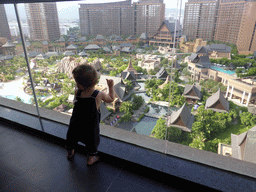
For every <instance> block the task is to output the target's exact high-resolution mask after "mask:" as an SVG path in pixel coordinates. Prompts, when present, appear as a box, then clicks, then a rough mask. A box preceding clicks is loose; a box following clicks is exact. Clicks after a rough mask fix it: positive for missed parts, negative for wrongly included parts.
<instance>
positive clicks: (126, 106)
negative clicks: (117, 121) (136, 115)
mask: <svg viewBox="0 0 256 192" xmlns="http://www.w3.org/2000/svg"><path fill="white" fill-rule="evenodd" d="M132 109H133V105H132V102H131V101H125V102H123V103H122V104H121V107H120V111H121V112H125V113H131V112H132Z"/></svg>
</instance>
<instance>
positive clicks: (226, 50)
mask: <svg viewBox="0 0 256 192" xmlns="http://www.w3.org/2000/svg"><path fill="white" fill-rule="evenodd" d="M209 49H210V50H211V51H217V52H222V53H231V47H229V46H226V45H225V44H211V45H209Z"/></svg>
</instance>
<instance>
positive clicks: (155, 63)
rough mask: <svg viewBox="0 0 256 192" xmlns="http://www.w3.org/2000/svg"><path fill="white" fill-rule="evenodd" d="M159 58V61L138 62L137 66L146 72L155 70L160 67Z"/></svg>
mask: <svg viewBox="0 0 256 192" xmlns="http://www.w3.org/2000/svg"><path fill="white" fill-rule="evenodd" d="M159 60H160V58H159V59H147V60H145V61H139V62H138V66H139V67H141V68H142V69H146V70H147V72H149V71H150V70H155V68H156V67H157V68H159V67H160V61H159Z"/></svg>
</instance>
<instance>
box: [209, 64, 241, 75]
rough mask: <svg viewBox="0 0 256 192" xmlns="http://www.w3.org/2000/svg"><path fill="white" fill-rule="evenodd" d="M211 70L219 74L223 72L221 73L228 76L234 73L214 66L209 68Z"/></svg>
mask: <svg viewBox="0 0 256 192" xmlns="http://www.w3.org/2000/svg"><path fill="white" fill-rule="evenodd" d="M211 69H215V70H216V71H220V72H223V73H227V74H229V75H233V74H235V73H236V72H235V71H230V70H225V69H223V68H222V67H216V66H211Z"/></svg>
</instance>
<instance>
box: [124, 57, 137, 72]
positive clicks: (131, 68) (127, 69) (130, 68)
mask: <svg viewBox="0 0 256 192" xmlns="http://www.w3.org/2000/svg"><path fill="white" fill-rule="evenodd" d="M125 71H129V72H131V71H133V72H134V74H135V75H138V72H137V71H136V70H135V69H134V68H133V66H132V61H131V59H130V60H129V64H128V67H127V68H126V69H125V70H124V72H125Z"/></svg>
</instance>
